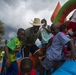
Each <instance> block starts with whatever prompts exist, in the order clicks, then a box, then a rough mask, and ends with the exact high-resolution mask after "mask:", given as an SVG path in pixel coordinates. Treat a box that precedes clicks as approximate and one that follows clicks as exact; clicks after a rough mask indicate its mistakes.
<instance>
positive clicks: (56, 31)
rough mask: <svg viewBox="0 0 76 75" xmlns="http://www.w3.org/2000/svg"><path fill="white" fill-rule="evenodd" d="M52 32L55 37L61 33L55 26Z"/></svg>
mask: <svg viewBox="0 0 76 75" xmlns="http://www.w3.org/2000/svg"><path fill="white" fill-rule="evenodd" d="M51 32H52V33H53V34H54V35H56V34H57V33H58V32H59V28H57V27H55V26H53V27H51Z"/></svg>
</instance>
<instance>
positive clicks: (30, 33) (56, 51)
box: [1, 16, 76, 75]
mask: <svg viewBox="0 0 76 75" xmlns="http://www.w3.org/2000/svg"><path fill="white" fill-rule="evenodd" d="M72 17H73V16H72ZM71 21H72V20H71ZM75 22H76V21H75ZM30 24H31V25H32V27H30V28H27V29H26V30H25V29H23V28H19V29H18V31H17V36H16V37H14V38H12V39H11V40H10V41H8V42H7V43H6V45H5V47H4V51H5V54H4V55H3V62H2V70H1V75H36V74H37V70H36V69H35V68H33V61H32V60H31V59H30V58H29V54H30V53H31V54H32V55H34V56H35V55H36V56H38V58H39V63H38V64H40V65H39V67H40V69H41V70H39V72H40V75H44V71H45V70H46V75H51V73H52V72H53V71H52V72H51V71H50V68H54V70H56V69H57V68H58V67H59V65H61V64H63V63H64V62H65V61H66V60H67V59H69V60H75V57H76V56H75V44H76V43H75V42H76V39H75V38H76V30H75V28H74V30H73V28H72V26H73V22H71V23H70V24H71V28H72V29H71V30H70V29H68V27H67V23H63V24H62V25H58V24H57V23H53V24H52V25H48V24H47V20H46V19H42V20H40V19H39V18H35V19H34V21H33V23H30ZM74 24H75V23H74ZM37 39H39V40H40V41H41V46H42V49H43V51H40V48H39V47H38V46H37V45H36V44H35V42H36V40H37ZM18 52H21V54H22V58H21V59H22V60H21V63H20V70H19V68H18V63H17V60H16V56H17V53H18ZM61 61H63V62H62V63H60V62H61Z"/></svg>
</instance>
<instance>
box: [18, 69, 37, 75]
mask: <svg viewBox="0 0 76 75" xmlns="http://www.w3.org/2000/svg"><path fill="white" fill-rule="evenodd" d="M17 75H21V73H20V72H19V73H18V74H17ZM30 75H36V70H34V69H32V70H31V73H30Z"/></svg>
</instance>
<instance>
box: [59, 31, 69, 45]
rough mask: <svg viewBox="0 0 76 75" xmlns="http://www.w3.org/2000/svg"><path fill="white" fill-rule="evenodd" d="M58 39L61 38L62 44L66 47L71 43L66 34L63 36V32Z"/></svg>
mask: <svg viewBox="0 0 76 75" xmlns="http://www.w3.org/2000/svg"><path fill="white" fill-rule="evenodd" d="M58 37H59V40H60V41H61V43H62V44H63V45H66V44H67V43H68V42H69V41H70V39H69V38H68V37H67V36H66V35H65V34H63V33H62V32H61V33H60V34H59V36H58Z"/></svg>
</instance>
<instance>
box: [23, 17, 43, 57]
mask: <svg viewBox="0 0 76 75" xmlns="http://www.w3.org/2000/svg"><path fill="white" fill-rule="evenodd" d="M30 24H32V25H33V27H30V28H27V29H26V30H25V33H26V35H25V38H24V44H25V47H24V49H23V50H22V57H23V58H24V57H28V56H29V52H31V53H32V54H36V55H41V53H40V51H39V48H38V47H37V46H36V44H35V41H36V40H37V39H38V38H39V39H41V38H40V35H41V34H40V31H39V27H40V26H41V25H44V23H41V21H40V19H39V18H35V19H34V21H33V23H30Z"/></svg>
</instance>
